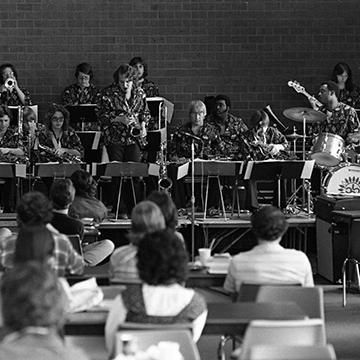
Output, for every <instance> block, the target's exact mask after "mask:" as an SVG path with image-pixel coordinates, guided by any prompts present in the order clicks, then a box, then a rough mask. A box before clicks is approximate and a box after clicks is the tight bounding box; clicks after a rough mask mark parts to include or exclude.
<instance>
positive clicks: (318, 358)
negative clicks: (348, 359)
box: [248, 345, 336, 360]
mask: <svg viewBox="0 0 360 360" xmlns="http://www.w3.org/2000/svg"><path fill="white" fill-rule="evenodd" d="M269 359H276V360H336V355H335V351H334V347H333V346H332V345H325V346H273V345H256V346H253V347H252V348H251V349H249V357H248V360H269Z"/></svg>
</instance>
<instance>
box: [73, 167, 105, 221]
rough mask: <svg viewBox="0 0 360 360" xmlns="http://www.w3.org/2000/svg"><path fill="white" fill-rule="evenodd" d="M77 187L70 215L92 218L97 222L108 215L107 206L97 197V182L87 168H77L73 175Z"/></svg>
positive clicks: (77, 217) (79, 217) (78, 217)
mask: <svg viewBox="0 0 360 360" xmlns="http://www.w3.org/2000/svg"><path fill="white" fill-rule="evenodd" d="M71 181H72V183H73V185H74V187H75V198H74V201H73V202H72V203H71V205H70V208H69V215H70V216H71V217H73V218H76V219H83V218H92V219H94V221H95V222H96V223H100V222H102V221H103V220H104V219H106V217H107V208H106V206H105V205H104V204H103V203H102V202H101V201H100V200H98V199H97V198H96V190H97V182H96V181H95V180H94V179H93V177H92V176H91V174H90V173H88V172H87V171H85V170H76V171H75V172H74V173H73V174H72V175H71Z"/></svg>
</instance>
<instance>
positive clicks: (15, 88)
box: [0, 64, 32, 106]
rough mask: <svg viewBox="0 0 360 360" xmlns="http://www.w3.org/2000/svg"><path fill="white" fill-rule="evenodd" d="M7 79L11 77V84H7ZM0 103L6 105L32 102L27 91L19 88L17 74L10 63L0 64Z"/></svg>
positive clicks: (29, 103)
mask: <svg viewBox="0 0 360 360" xmlns="http://www.w3.org/2000/svg"><path fill="white" fill-rule="evenodd" d="M8 79H11V82H12V86H9V83H8V82H7V80H8ZM8 81H9V80H8ZM0 104H1V105H7V106H19V105H31V104H32V103H31V97H30V93H29V91H28V90H26V89H23V88H20V86H19V84H18V74H17V71H16V69H15V67H14V65H12V64H2V65H0Z"/></svg>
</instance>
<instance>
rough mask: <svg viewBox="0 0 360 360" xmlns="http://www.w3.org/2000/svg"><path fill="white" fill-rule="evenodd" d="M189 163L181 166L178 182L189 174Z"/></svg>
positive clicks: (178, 171)
mask: <svg viewBox="0 0 360 360" xmlns="http://www.w3.org/2000/svg"><path fill="white" fill-rule="evenodd" d="M189 164H190V163H189V162H187V163H185V164H183V165H180V166H179V167H178V170H177V176H176V180H179V179H182V178H183V177H184V176H186V175H187V174H188V173H189Z"/></svg>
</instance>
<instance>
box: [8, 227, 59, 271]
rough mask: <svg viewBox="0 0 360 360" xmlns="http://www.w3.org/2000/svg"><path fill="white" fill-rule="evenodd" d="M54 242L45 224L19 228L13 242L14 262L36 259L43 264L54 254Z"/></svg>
mask: <svg viewBox="0 0 360 360" xmlns="http://www.w3.org/2000/svg"><path fill="white" fill-rule="evenodd" d="M54 249H55V243H54V238H53V236H52V234H51V231H50V230H49V229H48V228H47V227H46V225H35V226H24V227H22V228H20V230H19V234H18V236H17V239H16V243H15V254H14V263H15V264H22V263H25V262H27V261H37V262H39V263H43V264H45V263H46V262H47V261H48V260H49V258H51V256H53V254H54Z"/></svg>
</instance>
